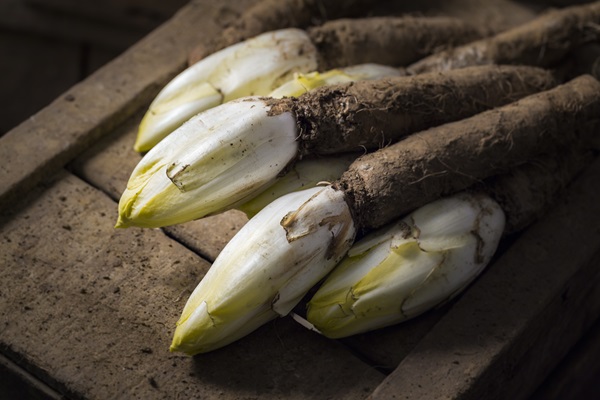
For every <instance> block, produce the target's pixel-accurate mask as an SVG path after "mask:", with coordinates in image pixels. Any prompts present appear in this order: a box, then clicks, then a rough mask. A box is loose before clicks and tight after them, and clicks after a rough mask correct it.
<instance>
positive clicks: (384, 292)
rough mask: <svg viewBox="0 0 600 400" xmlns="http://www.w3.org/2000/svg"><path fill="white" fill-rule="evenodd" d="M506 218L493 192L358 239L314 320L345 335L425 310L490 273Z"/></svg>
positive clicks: (326, 286) (320, 296)
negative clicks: (477, 277) (492, 258)
mask: <svg viewBox="0 0 600 400" xmlns="http://www.w3.org/2000/svg"><path fill="white" fill-rule="evenodd" d="M504 223H505V217H504V212H503V211H502V209H501V208H500V206H499V205H498V204H497V203H496V202H495V201H494V200H492V199H491V198H490V197H488V196H485V195H481V194H480V195H473V194H459V195H455V196H453V197H449V198H445V199H440V200H437V201H434V202H432V203H429V204H428V205H426V206H423V207H421V208H419V209H418V210H416V211H415V212H413V213H412V214H410V215H409V216H407V217H405V218H403V219H402V220H400V221H399V222H397V223H394V224H392V225H391V226H388V227H386V228H382V229H380V230H378V231H375V232H373V233H371V234H370V235H368V236H367V237H365V238H364V239H362V240H361V241H359V242H357V243H356V244H355V245H354V246H353V247H352V248H351V249H350V251H349V252H348V255H347V257H345V258H344V259H343V260H342V262H341V263H340V264H339V265H338V266H337V267H336V268H335V269H334V271H333V272H332V273H331V274H330V275H329V277H328V278H327V279H326V281H325V282H324V283H323V285H322V286H321V287H320V288H319V290H318V291H317V292H316V293H315V295H314V296H313V297H312V299H311V300H310V302H309V303H308V312H307V319H308V321H309V322H310V323H312V324H313V325H314V326H315V327H316V329H318V330H319V331H320V332H321V333H322V334H324V335H325V336H327V337H331V338H340V337H345V336H350V335H354V334H357V333H361V332H365V331H370V330H374V329H378V328H382V327H385V326H388V325H392V324H396V323H398V322H401V321H404V320H406V319H409V318H412V317H414V316H416V315H419V314H421V313H423V312H425V311H427V310H429V309H431V308H433V307H435V306H437V305H439V304H440V303H443V302H445V301H447V300H448V299H450V298H452V297H453V296H455V295H457V294H458V293H459V292H461V291H462V290H463V289H464V288H465V287H466V286H467V285H468V284H469V283H470V282H471V281H472V280H473V279H474V278H475V277H476V276H477V275H478V274H479V273H480V272H481V271H482V270H483V268H484V267H485V266H486V265H487V264H488V263H489V261H490V259H491V257H492V255H493V254H494V252H495V250H496V247H497V245H498V242H499V240H500V237H501V236H502V233H503V231H504Z"/></svg>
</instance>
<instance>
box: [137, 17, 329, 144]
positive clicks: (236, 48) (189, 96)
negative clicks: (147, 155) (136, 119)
mask: <svg viewBox="0 0 600 400" xmlns="http://www.w3.org/2000/svg"><path fill="white" fill-rule="evenodd" d="M316 68H317V49H316V48H315V46H314V45H313V43H312V42H311V40H310V38H309V37H308V35H307V34H306V32H305V31H303V30H300V29H295V28H290V29H282V30H278V31H273V32H268V33H264V34H261V35H258V36H256V37H254V38H251V39H248V40H246V41H244V42H241V43H238V44H235V45H232V46H229V47H227V48H225V49H223V50H220V51H218V52H216V53H214V54H212V55H210V56H208V57H206V58H204V59H203V60H201V61H199V62H197V63H196V64H194V65H192V66H190V67H189V68H187V69H185V70H184V71H183V72H182V73H180V74H179V75H178V76H176V77H175V78H174V79H173V80H172V81H171V82H169V83H168V84H167V85H166V86H165V87H164V88H163V89H162V90H161V91H160V93H159V94H158V95H157V96H156V98H155V99H154V101H153V102H152V104H151V105H150V108H149V110H148V112H147V113H146V114H145V115H144V118H143V119H142V122H141V124H140V127H139V131H138V137H137V140H136V142H135V145H134V149H135V150H136V151H140V152H143V151H148V150H150V149H151V148H152V147H153V146H155V145H156V144H157V143H158V142H159V141H161V140H162V139H163V138H164V137H166V136H167V135H168V134H170V133H171V132H172V131H173V130H175V129H176V128H178V127H179V126H181V124H183V123H184V122H185V121H187V120H188V119H189V118H191V117H192V116H194V115H196V114H198V113H199V112H201V111H204V110H207V109H209V108H212V107H215V106H217V105H219V104H221V103H224V102H226V101H229V100H232V99H236V98H240V97H246V96H254V95H256V96H264V95H267V94H268V93H269V92H271V91H272V90H274V89H275V88H277V87H278V86H279V85H281V84H282V83H283V82H285V81H287V80H289V79H291V78H292V76H293V74H294V72H310V71H314V70H315V69H316Z"/></svg>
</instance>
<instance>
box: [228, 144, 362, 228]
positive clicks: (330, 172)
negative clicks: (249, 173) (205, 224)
mask: <svg viewBox="0 0 600 400" xmlns="http://www.w3.org/2000/svg"><path fill="white" fill-rule="evenodd" d="M357 157H358V155H357V154H340V155H336V156H327V157H320V158H307V159H302V160H300V161H298V162H296V163H295V164H294V165H293V166H292V167H291V168H290V170H289V171H287V172H286V174H285V175H284V176H282V177H281V178H279V179H277V181H276V182H275V183H274V184H272V185H271V186H269V187H267V188H266V189H265V190H263V191H262V192H261V193H260V194H258V195H257V196H256V197H253V198H252V199H251V200H250V201H247V202H245V203H243V204H239V205H235V206H234V208H236V209H238V210H240V211H243V212H244V213H246V215H247V216H248V217H249V218H251V217H252V216H254V215H256V213H258V212H259V211H260V210H262V209H263V208H264V207H265V206H267V205H268V204H270V203H271V202H272V201H273V200H275V199H277V198H279V197H281V196H283V195H285V194H288V193H292V192H296V191H299V190H303V189H306V188H310V187H313V186H317V185H319V184H321V183H327V182H332V181H335V180H337V179H339V178H340V176H342V174H343V173H344V171H346V169H348V166H349V165H350V164H352V162H353V161H354V160H355V159H356V158H357Z"/></svg>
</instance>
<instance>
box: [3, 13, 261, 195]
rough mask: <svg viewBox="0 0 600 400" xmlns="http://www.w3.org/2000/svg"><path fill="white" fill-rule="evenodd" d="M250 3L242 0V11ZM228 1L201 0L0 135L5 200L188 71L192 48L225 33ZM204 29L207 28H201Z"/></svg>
mask: <svg viewBox="0 0 600 400" xmlns="http://www.w3.org/2000/svg"><path fill="white" fill-rule="evenodd" d="M249 3H251V2H250V1H249V2H246V1H244V2H235V4H232V5H231V8H233V9H235V10H243V9H244V7H246V6H248V4H249ZM224 7H226V5H224V4H223V5H214V4H213V3H212V2H208V1H194V2H192V3H190V4H189V5H188V6H186V7H184V8H183V9H182V10H181V12H179V13H177V14H176V16H175V17H174V18H173V19H172V20H171V21H170V22H169V23H166V24H165V25H163V26H162V27H161V28H159V29H157V30H155V31H154V32H152V33H151V34H150V35H148V36H147V37H146V38H145V39H144V40H142V41H141V42H139V43H138V44H137V45H135V46H134V47H133V48H131V49H130V50H128V51H127V52H125V53H124V54H123V55H121V56H120V57H118V58H117V59H115V60H114V61H112V62H111V63H110V64H109V65H108V66H107V67H105V68H102V69H100V70H99V71H97V72H96V73H94V74H93V75H91V76H90V77H89V78H87V79H86V80H85V81H83V82H82V83H80V84H77V85H75V86H74V87H73V88H71V89H70V90H69V91H68V92H67V93H65V94H64V96H61V97H59V98H58V99H56V100H55V101H54V102H53V103H52V104H50V106H49V107H47V108H45V109H43V110H41V111H40V112H39V113H37V114H36V115H34V116H33V117H32V118H30V119H28V120H26V121H25V122H23V123H22V124H21V125H19V126H18V127H16V128H15V129H13V130H12V131H10V132H8V133H7V134H6V135H4V136H3V137H2V138H0V159H2V160H3V163H2V166H0V182H2V186H0V204H7V203H9V202H10V201H12V200H15V199H16V198H18V197H19V196H20V195H22V194H23V193H26V192H27V191H28V190H29V189H30V188H32V187H33V186H34V185H35V184H36V183H38V182H40V181H42V180H43V179H45V178H47V177H48V176H51V175H52V173H53V172H55V171H57V170H58V169H59V168H61V167H62V166H64V165H65V164H66V163H67V162H68V161H70V160H71V159H72V158H74V157H75V156H76V155H77V154H79V153H80V152H81V151H83V150H84V149H86V148H87V147H89V146H90V145H91V144H92V143H94V142H95V141H96V140H98V139H99V138H100V137H102V136H103V135H105V134H107V133H109V132H111V131H112V130H113V129H114V128H115V127H116V126H118V125H119V124H120V123H122V122H123V121H125V120H126V119H127V118H128V117H129V116H130V115H131V114H133V113H134V112H135V111H137V110H138V109H139V108H140V107H142V105H144V104H147V103H148V101H149V100H150V99H151V98H152V97H154V96H155V95H156V93H157V92H158V90H159V89H160V88H161V87H162V86H163V85H164V83H165V82H166V81H167V80H169V79H170V78H172V77H173V76H174V75H175V74H176V73H177V72H179V71H180V70H182V69H183V68H184V66H185V63H186V58H187V54H188V51H189V49H190V48H191V47H192V46H194V45H196V44H198V43H200V42H201V41H202V38H205V39H206V37H207V36H210V35H215V34H219V32H220V31H221V29H222V28H221V26H220V25H219V24H217V23H216V22H215V20H216V19H218V18H217V17H219V16H221V15H222V14H223V12H222V11H223V8H224ZM198 27H202V29H198Z"/></svg>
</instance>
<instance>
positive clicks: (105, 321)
mask: <svg viewBox="0 0 600 400" xmlns="http://www.w3.org/2000/svg"><path fill="white" fill-rule="evenodd" d="M45 186H47V187H46V188H40V189H38V190H36V191H34V192H32V193H31V194H30V196H29V197H28V198H26V199H22V204H23V206H22V207H20V208H19V209H17V210H4V213H3V215H2V219H1V222H0V224H1V228H0V238H1V240H2V248H3V252H2V255H1V256H0V264H1V265H2V266H3V268H2V270H1V271H0V299H1V300H0V321H1V323H0V349H1V351H2V352H3V353H5V354H7V355H8V356H9V357H10V358H12V359H18V360H19V362H20V363H22V364H23V365H25V368H27V369H29V370H31V371H32V372H33V373H34V374H35V375H36V376H38V377H39V378H40V379H42V380H43V381H45V382H46V383H47V384H48V385H49V386H50V387H52V388H54V389H55V390H57V391H59V392H61V393H65V394H66V395H67V396H69V397H74V398H141V399H151V398H156V399H167V398H213V397H217V396H221V398H240V397H244V398H248V397H261V398H317V399H318V398H323V399H325V398H333V397H336V396H337V395H338V394H339V395H340V396H342V397H343V398H363V397H364V395H365V394H366V393H368V392H370V391H372V390H373V389H374V388H375V387H376V385H377V384H378V383H379V382H380V381H381V380H382V379H383V377H384V376H383V375H381V374H380V373H379V372H377V371H376V370H374V369H373V368H371V367H370V366H368V365H366V364H364V363H363V362H361V361H359V360H358V359H357V358H355V357H354V356H352V355H351V354H350V353H348V352H347V351H346V350H345V349H343V348H342V347H341V346H337V345H332V343H329V342H327V341H326V340H324V339H323V338H321V337H318V336H316V335H311V334H310V332H309V331H307V330H305V329H304V328H302V327H300V326H299V325H297V324H295V323H294V322H293V321H291V320H290V319H282V320H278V321H275V322H274V323H273V324H269V325H268V326H265V327H264V328H262V329H260V330H259V331H257V332H256V333H255V334H253V335H251V336H249V337H248V338H247V339H245V340H242V341H240V342H238V343H236V344H234V345H232V346H229V347H227V348H225V349H223V350H222V351H218V352H213V353H210V354H207V355H204V356H200V357H194V358H192V357H187V356H184V355H179V354H172V353H169V351H168V347H169V344H170V339H171V336H172V333H173V328H174V326H175V321H176V320H177V318H178V317H179V313H180V312H181V309H182V307H183V304H184V303H185V301H186V300H187V296H188V295H189V293H190V291H191V290H192V289H193V288H194V287H195V285H196V284H197V282H198V281H199V280H200V279H201V277H202V276H203V274H204V273H205V272H206V270H207V268H208V267H209V263H208V262H206V261H204V260H203V259H202V258H200V257H199V256H198V255H196V254H194V253H193V252H191V251H189V250H186V249H185V248H184V247H183V246H181V245H180V244H178V243H176V242H175V241H173V240H172V239H170V238H168V237H167V236H166V235H164V234H163V233H162V232H161V231H160V230H156V229H146V230H144V229H128V230H115V229H114V228H113V226H114V217H115V215H114V213H115V202H114V201H112V200H111V199H110V198H108V197H107V196H106V195H104V194H103V193H102V192H100V191H98V190H96V189H94V188H92V187H91V186H90V185H88V184H86V183H85V182H83V181H81V180H79V179H78V178H76V177H74V176H73V175H71V174H68V173H60V174H58V175H57V176H55V177H54V178H53V179H52V181H51V182H48V184H47V185H45ZM315 355H318V360H317V359H316V357H315ZM325 377H327V379H325Z"/></svg>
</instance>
